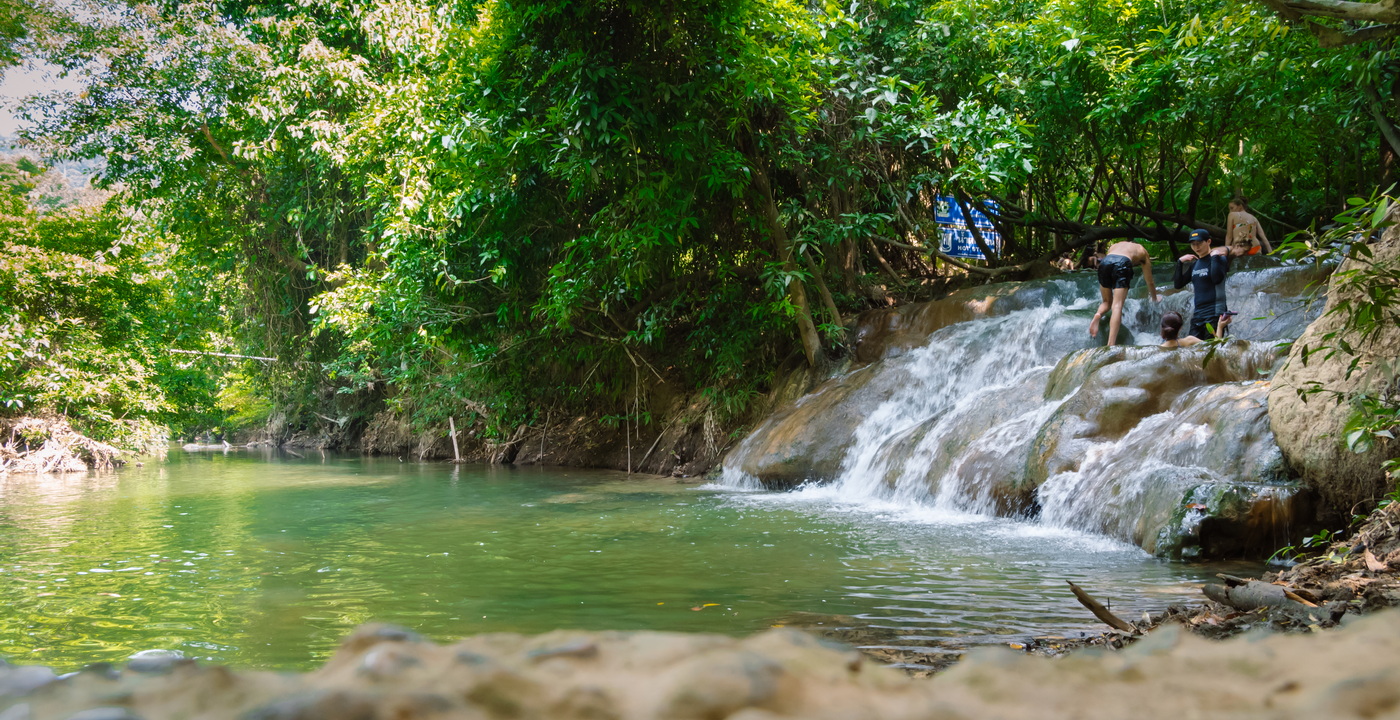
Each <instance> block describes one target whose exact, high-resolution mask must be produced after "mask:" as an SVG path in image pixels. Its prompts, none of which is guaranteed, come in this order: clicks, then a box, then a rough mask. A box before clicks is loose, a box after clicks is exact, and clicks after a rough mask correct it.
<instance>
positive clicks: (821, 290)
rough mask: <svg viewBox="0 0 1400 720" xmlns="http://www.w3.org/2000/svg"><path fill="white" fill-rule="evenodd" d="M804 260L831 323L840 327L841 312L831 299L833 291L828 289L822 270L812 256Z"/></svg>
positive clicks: (807, 256)
mask: <svg viewBox="0 0 1400 720" xmlns="http://www.w3.org/2000/svg"><path fill="white" fill-rule="evenodd" d="M802 260H803V261H804V262H805V263H807V271H808V272H810V273H812V281H813V282H815V283H816V284H817V293H818V294H820V295H821V297H822V305H824V306H826V312H827V313H828V314H829V315H831V322H832V323H834V324H836V325H840V324H841V311H840V310H838V309H836V300H835V299H834V298H832V297H831V290H830V289H828V288H827V287H826V280H824V279H823V278H822V271H821V268H819V267H817V263H816V261H815V260H813V259H812V256H811V255H803V256H802Z"/></svg>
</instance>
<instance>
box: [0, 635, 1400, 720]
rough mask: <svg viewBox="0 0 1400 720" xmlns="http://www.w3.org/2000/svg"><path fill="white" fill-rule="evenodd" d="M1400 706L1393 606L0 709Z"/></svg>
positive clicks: (333, 674) (481, 655) (62, 689)
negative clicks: (1294, 619)
mask: <svg viewBox="0 0 1400 720" xmlns="http://www.w3.org/2000/svg"><path fill="white" fill-rule="evenodd" d="M1398 708H1400V614H1397V611H1394V610H1391V611H1386V612H1384V613H1378V614H1375V615H1372V616H1369V617H1366V618H1362V619H1358V620H1355V621H1353V622H1351V623H1348V624H1347V625H1346V626H1344V627H1343V628H1341V629H1338V630H1335V631H1331V632H1326V633H1319V634H1311V635H1287V636H1285V635H1275V636H1268V637H1262V638H1261V637H1244V638H1238V639H1235V640H1230V641H1226V642H1212V641H1209V640H1204V639H1201V638H1198V637H1194V636H1192V635H1190V634H1189V633H1187V632H1185V631H1184V630H1183V629H1182V628H1181V627H1180V626H1178V625H1169V626H1166V627H1164V628H1162V629H1159V630H1157V631H1156V632H1154V633H1152V634H1150V635H1149V636H1147V637H1146V638H1145V639H1143V640H1141V641H1139V642H1137V643H1136V644H1134V645H1133V646H1132V647H1130V648H1129V649H1127V650H1124V651H1122V652H1118V653H1107V652H1104V651H1101V650H1100V651H1088V652H1082V653H1077V654H1074V655H1071V656H1069V657H1066V658H1061V659H1056V660H1051V659H1047V658H1041V657H1035V656H1030V655H1027V654H1026V653H1024V652H1018V651H1013V650H1007V649H1001V648H994V649H986V650H978V651H974V652H972V653H970V654H969V655H968V656H967V657H966V658H965V659H964V660H963V661H962V662H961V663H960V664H958V665H957V666H956V667H955V668H953V669H952V670H950V671H949V672H947V673H945V674H943V675H940V676H938V677H936V678H933V679H925V680H916V679H911V678H908V677H905V676H903V675H901V674H899V673H898V672H897V671H894V670H891V669H889V668H885V667H879V666H874V665H872V664H871V663H869V662H866V661H864V660H863V658H862V656H860V655H859V654H857V653H855V652H854V651H852V650H849V649H846V648H844V647H841V646H837V645H833V644H828V643H825V642H823V641H820V640H817V639H815V638H813V637H811V636H808V635H805V634H803V633H801V632H798V631H795V630H787V629H784V630H772V631H768V632H764V633H761V634H759V635H755V636H753V637H750V638H747V639H743V640H736V639H733V638H727V637H720V636H713V635H684V634H672V633H652V632H614V633H575V632H555V633H550V634H547V635H541V636H537V637H522V636H518V635H505V634H497V635H482V636H477V637H472V638H467V639H465V640H462V641H460V642H458V643H456V644H454V645H450V646H440V645H436V644H433V643H430V642H426V641H423V640H421V639H419V638H417V637H416V636H414V635H413V634H412V633H409V632H406V631H402V630H397V629H394V628H387V627H383V626H367V627H365V628H362V629H361V630H359V631H358V632H356V633H355V634H354V635H352V636H351V637H350V638H349V639H347V640H346V642H345V643H344V645H343V646H342V647H341V649H340V650H339V651H338V652H337V654H336V655H335V657H334V658H332V659H331V661H330V662H328V663H327V664H326V666H325V667H323V668H321V669H320V670H317V671H315V672H312V673H309V674H306V675H286V674H278V673H270V672H238V671H232V670H228V669H226V668H222V667H213V666H209V667H205V666H200V665H198V664H196V663H195V662H194V661H191V660H178V659H169V658H166V659H163V660H162V661H158V662H157V661H152V660H150V659H146V660H143V661H142V662H140V663H138V662H135V661H133V663H132V664H131V665H128V666H127V667H126V668H124V669H121V670H117V669H114V668H111V667H109V666H101V667H94V668H90V669H89V670H86V671H84V672H81V673H77V674H74V675H72V676H69V677H66V678H63V679H55V678H53V676H52V674H51V673H49V672H47V671H45V670H43V669H39V668H16V667H9V666H0V717H3V718H4V719H5V720H25V719H30V720H47V719H49V718H53V719H54V720H68V719H72V720H80V719H81V720H96V719H98V718H104V719H108V720H131V719H132V718H146V719H148V720H159V719H163V718H200V719H204V720H216V719H219V718H248V719H257V720H316V719H319V718H326V719H328V720H329V719H331V718H337V719H355V720H375V719H378V718H385V719H388V718H394V719H396V720H411V719H413V718H433V719H448V718H462V719H467V718H471V719H475V718H559V719H561V720H563V719H569V718H579V719H580V720H582V719H584V718H589V719H598V718H618V719H619V720H620V719H624V718H639V719H640V718H696V719H699V718H734V719H735V720H766V719H772V718H782V717H801V718H843V719H844V718H1001V717H1030V716H1035V717H1040V718H1061V717H1064V718H1070V717H1074V718H1121V717H1125V716H1133V717H1146V718H1181V717H1196V718H1224V717H1230V718H1251V717H1271V718H1272V717H1298V718H1305V717H1306V718H1317V717H1327V718H1335V717H1376V716H1380V715H1382V714H1386V713H1391V714H1393V713H1395V712H1396V710H1397V709H1398Z"/></svg>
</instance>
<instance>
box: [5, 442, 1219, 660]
mask: <svg viewBox="0 0 1400 720" xmlns="http://www.w3.org/2000/svg"><path fill="white" fill-rule="evenodd" d="M0 498H3V500H4V505H3V509H2V510H0V602H3V603H4V604H5V606H6V607H7V608H8V612H6V613H5V614H4V615H3V616H0V655H5V656H8V657H9V658H10V659H12V660H15V661H20V662H38V663H45V664H51V665H56V666H59V667H61V668H65V669H71V668H75V667H78V666H81V665H83V664H86V663H90V662H96V661H102V660H106V661H119V660H122V659H124V658H126V657H128V656H130V655H131V654H132V653H134V652H137V651H140V650H147V649H156V648H162V649H171V650H179V651H181V652H183V653H185V654H187V655H190V656H195V657H210V658H215V659H219V660H223V661H228V662H232V663H235V664H238V665H241V666H245V667H270V668H287V669H292V668H306V667H310V666H312V665H315V664H316V663H317V662H319V661H320V660H321V659H323V658H324V657H325V656H326V655H328V654H329V653H330V651H331V650H333V648H334V646H335V644H336V643H337V642H338V641H339V639H340V638H341V637H342V636H343V635H344V634H345V633H346V632H348V631H349V630H350V628H352V627H354V626H355V625H358V624H360V623H363V622H367V621H370V620H380V621H387V622H394V623H399V624H402V625H406V626H409V627H413V628H415V629H417V630H419V631H421V632H423V633H425V634H427V635H429V636H431V637H434V638H436V639H439V640H449V639H452V638H455V637H458V636H461V635H466V634H473V633H480V632H489V631H514V632H543V631H548V630H552V629H557V628H563V627H570V628H584V629H660V630H691V631H710V632H725V633H747V632H752V631H754V630H757V629H761V628H764V627H767V626H769V625H771V624H774V623H778V622H785V621H786V619H789V618H791V617H792V615H793V613H808V614H821V615H836V616H844V617H847V618H850V619H851V621H852V622H856V623H864V624H870V625H875V626H880V627H892V628H898V629H900V630H901V631H903V632H904V633H905V634H908V635H910V636H911V638H910V639H911V640H917V639H924V640H927V639H929V638H946V637H951V636H963V635H978V636H984V637H995V636H1000V635H1005V634H1015V633H1030V632H1046V631H1052V630H1064V629H1073V628H1091V627H1093V625H1092V620H1091V619H1089V618H1087V616H1086V613H1084V612H1083V611H1082V610H1081V609H1079V608H1078V606H1077V605H1076V604H1074V601H1073V600H1072V598H1070V597H1069V595H1068V593H1067V592H1065V590H1064V580H1065V579H1071V580H1074V581H1075V582H1078V583H1081V584H1084V585H1086V586H1088V587H1095V588H1104V589H1105V590H1107V589H1110V588H1112V589H1114V590H1113V592H1112V593H1111V594H1112V595H1113V600H1114V602H1115V603H1116V605H1115V607H1119V606H1122V607H1127V608H1130V609H1137V608H1141V607H1149V606H1150V607H1154V608H1158V607H1161V606H1163V605H1165V604H1166V602H1169V601H1170V600H1172V599H1174V598H1178V597H1182V596H1184V595H1188V594H1193V593H1194V592H1195V591H1194V590H1193V589H1192V588H1191V587H1189V583H1191V582H1193V581H1197V580H1199V579H1200V578H1201V577H1204V576H1206V575H1208V574H1209V572H1210V571H1211V570H1210V569H1209V568H1204V567H1199V566H1182V565H1170V564H1165V563H1160V562H1157V561H1154V560H1151V559H1150V558H1148V557H1147V556H1146V555H1145V554H1143V553H1142V552H1141V551H1139V550H1137V549H1136V548H1132V547H1129V546H1126V545H1122V544H1120V543H1116V542H1113V541H1109V540H1106V539H1104V538H1100V537H1096V536H1090V535H1083V534H1075V533H1071V532H1065V531H1056V530H1053V529H1049V528H1045V527H1040V526H1029V525H1020V524H1017V523H1013V522H1010V521H1004V520H989V519H987V518H984V517H976V516H957V515H946V514H945V515H931V514H924V515H919V514H918V513H917V512H914V511H910V510H909V509H908V508H896V507H891V508H888V509H886V510H880V509H879V508H876V509H874V510H871V509H869V508H865V509H860V510H853V509H851V508H849V507H843V506H841V505H839V504H836V503H832V502H829V501H828V499H825V498H823V497H821V496H820V493H816V494H809V495H804V494H803V493H797V494H794V495H774V494H768V493H745V494H729V493H716V492H712V491H707V490H697V489H695V488H694V487H690V486H683V485H677V484H675V483H673V482H671V481H669V480H660V479H639V478H635V477H634V478H630V479H629V478H627V477H626V476H623V475H621V474H619V473H607V472H592V471H575V470H561V469H545V470H539V469H513V468H486V467H473V466H466V467H452V466H446V465H431V464H427V465H420V464H412V463H399V462H397V461H396V460H394V459H392V458H390V459H388V460H387V461H385V460H377V459H362V458H338V457H334V456H331V457H321V456H318V455H312V456H309V457H307V458H304V459H300V458H287V457H279V456H270V457H262V458H259V457H247V456H241V455H239V454H236V453H230V454H227V455H224V454H212V455H181V454H178V453H176V454H173V455H172V457H171V459H170V461H169V463H168V464H166V465H153V466H150V467H146V468H130V469H127V470H123V471H121V472H119V473H112V474H107V475H103V476H91V477H86V478H81V477H69V478H42V479H36V478H19V477H10V478H3V479H0Z"/></svg>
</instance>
